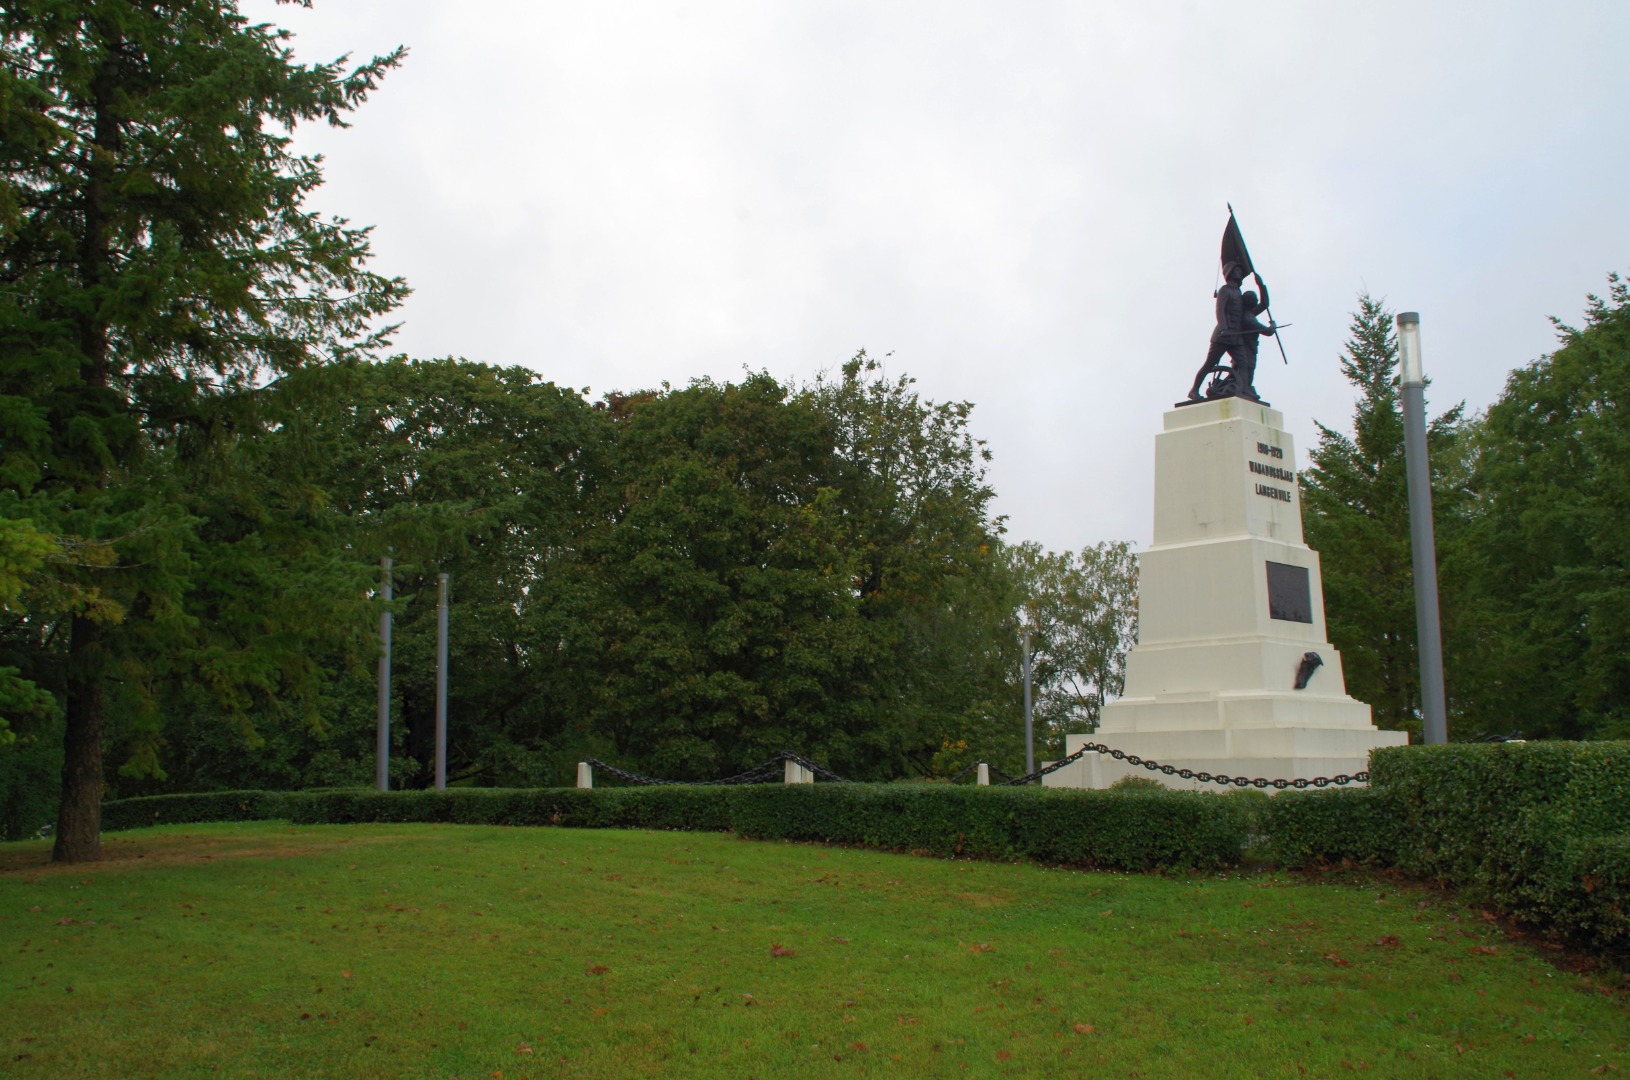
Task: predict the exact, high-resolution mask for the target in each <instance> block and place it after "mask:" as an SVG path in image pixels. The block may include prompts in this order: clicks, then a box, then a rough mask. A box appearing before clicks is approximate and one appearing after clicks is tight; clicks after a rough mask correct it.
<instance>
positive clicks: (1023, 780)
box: [588, 743, 1370, 791]
mask: <svg viewBox="0 0 1630 1080" xmlns="http://www.w3.org/2000/svg"><path fill="white" fill-rule="evenodd" d="M1093 752H1097V753H1100V754H1108V755H1109V756H1110V757H1112V758H1114V759H1115V760H1117V761H1124V762H1126V763H1127V764H1128V765H1132V766H1141V767H1142V768H1145V769H1148V770H1149V771H1150V772H1158V773H1161V774H1162V775H1165V776H1176V777H1180V778H1182V779H1184V780H1198V781H1199V782H1200V783H1202V784H1221V785H1223V786H1224V787H1229V786H1232V787H1240V788H1247V787H1250V788H1258V789H1265V788H1274V789H1275V790H1277V791H1284V790H1285V789H1287V788H1294V789H1296V790H1298V791H1300V790H1302V789H1303V788H1310V787H1312V788H1323V787H1330V786H1331V785H1338V786H1339V785H1342V784H1364V783H1368V782H1369V779H1370V774H1369V773H1368V772H1367V771H1366V772H1357V773H1354V774H1353V775H1351V776H1348V775H1347V774H1346V773H1342V774H1340V775H1338V776H1316V777H1313V778H1311V779H1309V778H1306V777H1297V778H1296V779H1294V780H1284V779H1276V780H1269V779H1267V778H1266V777H1261V776H1257V777H1249V776H1228V775H1226V774H1222V773H1215V774H1214V773H1208V772H1204V771H1198V772H1197V771H1195V770H1193V769H1181V768H1178V767H1177V766H1175V765H1162V764H1161V763H1160V762H1158V761H1150V760H1148V759H1146V758H1141V757H1138V756H1137V755H1136V754H1128V753H1126V752H1124V751H1121V750H1116V749H1115V748H1114V747H1110V746H1105V745H1104V744H1103V743H1086V744H1084V745H1083V746H1082V747H1081V749H1079V750H1077V751H1076V752H1075V753H1073V754H1071V755H1069V756H1068V757H1064V758H1060V759H1059V760H1057V761H1055V762H1053V763H1052V764H1051V765H1048V766H1046V767H1045V768H1041V769H1037V770H1036V771H1035V772H1032V773H1026V774H1025V775H1023V776H1009V775H1008V774H1007V773H1004V772H1002V771H1001V770H1000V769H998V768H996V766H994V765H991V764H990V763H989V762H978V761H975V762H972V763H970V764H969V765H967V766H966V767H964V768H963V769H962V770H960V771H959V772H957V773H956V774H955V775H954V776H952V777H950V783H953V784H954V783H956V782H958V781H959V780H962V779H963V778H965V777H966V776H968V775H969V774H970V773H972V772H973V771H974V770H976V769H978V768H979V766H980V765H981V764H984V765H987V766H988V767H989V768H990V775H991V779H992V780H995V781H996V782H997V783H998V784H1000V785H1001V786H1003V787H1017V786H1018V785H1020V784H1035V783H1039V782H1040V781H1041V778H1042V777H1044V776H1046V775H1048V774H1049V773H1055V772H1057V771H1058V770H1060V769H1062V768H1064V767H1065V766H1066V765H1073V764H1074V763H1075V762H1077V761H1080V760H1081V759H1082V758H1083V757H1085V756H1086V755H1087V754H1089V753H1093ZM789 761H791V762H793V763H795V764H797V765H801V766H803V767H804V768H806V769H808V770H809V771H810V772H812V773H814V774H815V775H816V776H818V777H820V778H821V779H822V780H827V781H831V782H833V783H839V784H847V783H849V782H850V781H849V779H848V778H847V777H843V776H839V775H838V774H837V773H835V772H833V771H832V770H831V769H828V768H827V767H826V766H824V765H820V764H817V763H816V762H813V761H811V760H809V759H808V758H806V757H804V756H802V755H801V754H795V753H793V752H792V751H791V750H783V751H781V753H779V754H777V755H776V756H775V757H773V758H771V759H770V760H769V761H766V762H764V763H762V764H759V765H754V766H753V767H752V768H751V769H748V770H747V771H746V772H740V773H737V774H736V775H734V776H726V777H724V778H723V779H720V780H664V779H662V778H660V777H656V776H645V775H643V774H641V773H636V772H629V771H628V770H627V769H619V768H617V766H615V765H609V764H607V763H606V762H604V761H601V760H600V759H599V758H589V759H588V764H589V765H590V766H592V767H593V768H595V769H602V770H604V771H605V772H607V773H609V774H611V775H612V776H615V777H617V778H618V779H620V780H626V781H627V782H628V783H630V784H639V785H642V786H646V787H651V786H656V785H669V784H695V785H696V786H698V787H718V786H721V785H725V784H768V783H773V782H774V781H775V780H776V779H778V778H779V777H781V776H782V775H783V774H784V771H785V767H786V762H789Z"/></svg>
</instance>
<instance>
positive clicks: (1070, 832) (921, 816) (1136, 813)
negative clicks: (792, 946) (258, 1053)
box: [103, 784, 1254, 870]
mask: <svg viewBox="0 0 1630 1080" xmlns="http://www.w3.org/2000/svg"><path fill="white" fill-rule="evenodd" d="M103 814H104V818H105V820H107V821H109V822H116V823H117V824H110V825H108V826H106V827H107V828H135V827H138V826H141V825H154V824H173V823H182V822H193V821H248V820H258V819H264V818H280V817H288V818H290V819H291V820H293V821H294V822H295V823H297V824H306V825H318V824H326V825H342V824H356V823H365V822H366V823H382V822H409V821H413V822H453V823H458V824H467V825H473V824H482V825H562V826H572V827H578V828H627V829H686V830H703V831H711V832H718V831H726V830H734V831H736V832H738V833H740V834H741V835H743V836H747V837H752V838H754V839H764V840H801V841H819V842H824V843H836V844H854V845H857V846H862V847H875V848H882V849H885V850H889V851H909V852H916V853H925V854H932V855H936V856H941V857H945V858H952V857H957V856H961V857H966V858H983V859H1014V858H1025V859H1035V860H1038V861H1041V862H1049V863H1064V864H1068V865H1072V866H1088V867H1097V868H1101V869H1106V870H1154V869H1187V868H1199V869H1213V868H1216V867H1220V866H1232V865H1234V864H1236V863H1237V862H1238V861H1239V858H1240V853H1241V852H1242V850H1243V849H1244V845H1245V842H1246V839H1247V834H1248V832H1249V830H1250V825H1251V822H1252V819H1253V817H1254V811H1253V809H1252V808H1251V807H1250V806H1249V805H1248V800H1245V799H1241V798H1238V797H1236V796H1234V795H1213V794H1210V793H1203V792H1189V791H1167V790H1164V789H1162V790H1159V791H1136V792H1093V791H1065V790H1053V789H1048V788H1002V787H999V788H975V787H951V786H949V785H942V784H791V785H783V784H756V785H748V786H743V787H713V786H703V785H674V786H671V787H667V786H665V787H645V788H610V789H602V790H579V789H577V788H451V789H448V790H446V791H392V792H383V793H382V792H377V791H366V790H360V789H359V790H342V791H317V792H295V793H289V794H280V793H276V792H253V791H249V792H245V791H228V792H212V793H208V794H197V795H156V796H149V797H145V798H138V799H124V800H119V801H116V802H110V803H107V804H106V805H105V806H104V807H103Z"/></svg>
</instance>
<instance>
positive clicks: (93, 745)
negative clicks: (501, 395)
mask: <svg viewBox="0 0 1630 1080" xmlns="http://www.w3.org/2000/svg"><path fill="white" fill-rule="evenodd" d="M288 42H289V35H288V34H287V32H285V31H280V30H278V29H276V28H275V27H271V26H266V25H254V24H251V23H250V22H249V21H248V20H247V19H246V18H244V17H243V16H242V15H241V14H239V12H238V10H237V6H236V4H235V3H234V2H233V0H159V2H153V3H144V4H132V3H129V2H128V0H18V2H10V3H7V4H5V5H4V6H3V7H0V441H3V442H4V444H5V446H6V455H5V460H4V463H3V464H4V469H3V474H0V512H3V513H4V515H5V516H6V517H8V518H11V519H13V520H28V521H31V522H32V523H33V526H34V527H36V528H38V529H40V530H42V531H44V532H45V533H47V534H48V535H50V536H52V537H54V538H55V543H56V545H57V547H58V549H59V551H60V552H62V553H63V554H62V555H61V557H58V558H55V559H53V561H52V562H51V569H50V578H51V580H50V581H48V582H46V583H45V584H44V585H42V586H41V587H39V588H37V589H36V590H35V593H36V600H35V607H34V608H33V609H32V610H31V611H30V612H29V613H28V615H27V618H26V619H25V620H24V622H25V624H26V625H25V626H24V627H23V629H24V631H25V632H26V634H31V635H32V636H33V639H34V640H35V641H36V642H37V643H38V645H39V647H40V649H42V650H45V651H46V652H48V653H50V657H49V659H48V660H47V661H42V662H41V663H40V664H39V665H37V666H38V667H39V669H40V671H41V672H43V673H44V675H43V677H45V678H46V685H49V686H50V687H51V688H52V689H53V690H54V691H55V693H56V694H57V696H58V697H59V699H60V704H61V708H62V713H63V717H64V720H65V724H66V736H65V739H64V751H65V760H64V764H63V773H62V801H61V808H60V811H59V814H58V824H57V837H56V848H55V851H54V858H55V859H57V860H59V861H80V860H85V859H94V858H97V857H98V856H99V854H100V845H99V835H98V834H99V810H98V802H99V798H100V796H101V792H102V781H103V775H102V757H103V741H104V731H103V729H104V719H105V716H106V714H107V710H108V707H109V699H110V697H111V696H112V695H114V694H120V695H125V694H131V693H139V692H140V689H141V683H142V678H141V677H140V675H141V672H140V669H139V667H138V668H136V669H132V668H131V667H130V666H129V665H130V664H131V662H132V660H133V657H134V656H135V653H136V652H138V651H139V650H137V649H136V648H135V647H134V644H133V643H135V642H138V641H140V640H142V639H143V637H144V636H148V637H151V636H152V635H162V636H163V638H164V640H163V641H162V644H160V645H159V647H160V648H161V649H164V650H171V649H173V648H174V646H175V645H176V643H177V641H179V640H181V639H182V638H184V637H185V635H186V634H187V632H188V619H187V617H186V614H185V612H184V611H183V609H182V598H183V597H184V595H185V593H186V591H187V588H188V581H189V573H190V572H191V562H190V560H189V558H188V556H187V550H186V549H187V546H188V543H189V538H190V536H191V530H192V526H193V524H194V523H195V519H194V518H193V517H192V516H190V515H189V513H188V512H187V510H186V508H185V506H184V505H183V503H182V502H181V501H180V500H177V499H175V498H174V497H173V496H174V495H175V494H176V488H177V481H176V480H175V478H174V476H173V474H170V473H167V472H166V469H165V451H167V450H175V449H176V446H177V445H178V441H177V440H176V438H175V435H176V433H177V432H182V431H189V432H194V433H197V432H204V433H219V434H230V433H231V431H232V430H233V429H234V427H235V426H237V425H241V424H242V423H244V422H246V421H245V417H244V416H243V414H242V412H241V410H234V409H227V408H223V407H222V402H223V400H225V399H226V398H230V397H232V396H233V395H235V394H238V393H239V392H241V391H244V390H246V389H248V388H251V387H253V386H254V385H256V384H257V383H259V382H261V381H263V380H264V379H265V378H267V377H268V376H270V375H273V374H275V373H279V372H283V371H287V370H289V369H292V368H295V367H298V366H301V365H304V364H308V363H313V362H319V361H325V360H328V359H332V358H335V357H348V356H357V355H362V354H366V353H368V352H369V351H370V350H372V349H373V348H374V347H375V346H377V345H379V344H380V343H381V340H382V339H381V335H382V333H383V332H382V331H380V330H379V329H377V328H376V320H377V318H378V317H379V316H380V315H382V314H383V313H385V312H388V311H389V310H390V309H391V308H392V307H394V306H395V305H396V304H397V303H398V302H399V301H400V300H401V298H402V297H403V296H404V295H405V293H406V287H405V285H404V284H403V283H402V282H401V281H400V280H399V279H389V278H384V277H381V276H379V275H377V274H375V273H372V272H370V271H369V270H367V269H366V265H365V264H366V261H367V258H368V238H367V230H365V229H356V228H351V227H349V226H348V225H347V224H346V222H345V221H344V220H343V219H333V220H329V219H325V218H323V217H321V216H319V215H318V214H316V213H313V212H312V211H310V210H308V209H307V208H306V207H305V205H304V202H305V199H306V197H307V196H308V195H309V194H310V193H311V192H312V190H313V189H315V188H316V187H317V186H318V185H319V184H320V183H321V179H322V177H321V172H320V170H319V166H318V162H317V160H316V159H314V158H312V157H306V156H301V155H298V154H296V153H295V152H294V151H293V150H292V148H291V144H290V136H289V132H290V131H292V130H293V129H294V128H295V127H296V126H297V125H299V124H301V123H305V122H310V121H325V122H327V123H330V124H333V125H343V124H344V118H345V115H346V114H347V113H348V112H349V111H350V110H352V109H353V108H355V107H356V106H357V105H359V104H360V103H361V102H362V101H363V99H364V98H365V97H366V95H367V94H368V92H369V91H370V90H372V89H373V88H374V87H375V86H376V84H377V83H378V81H379V79H380V78H381V77H382V76H383V74H384V73H385V72H386V71H387V70H388V69H390V68H392V67H394V66H396V64H397V63H398V62H399V61H400V59H401V57H402V55H403V53H402V50H400V49H398V50H396V51H394V52H391V53H389V54H387V55H385V56H381V57H376V58H374V59H373V60H371V61H369V62H368V63H366V64H362V65H360V66H357V67H355V68H349V67H348V66H347V65H346V64H345V62H344V61H343V60H341V61H336V62H335V63H332V64H318V65H311V66H307V65H302V64H298V63H296V62H295V61H294V59H293V55H292V52H291V50H290V47H289V43H288ZM25 636H26V635H25Z"/></svg>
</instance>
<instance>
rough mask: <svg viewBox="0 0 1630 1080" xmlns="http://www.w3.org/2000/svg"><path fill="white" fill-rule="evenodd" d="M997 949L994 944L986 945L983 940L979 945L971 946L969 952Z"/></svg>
mask: <svg viewBox="0 0 1630 1080" xmlns="http://www.w3.org/2000/svg"><path fill="white" fill-rule="evenodd" d="M995 949H996V946H994V945H986V944H984V943H983V942H981V943H980V944H978V945H974V946H971V947H969V949H968V951H969V952H974V953H978V952H993V951H995Z"/></svg>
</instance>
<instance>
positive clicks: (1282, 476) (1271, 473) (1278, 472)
mask: <svg viewBox="0 0 1630 1080" xmlns="http://www.w3.org/2000/svg"><path fill="white" fill-rule="evenodd" d="M1245 464H1247V465H1249V466H1250V467H1251V471H1252V472H1254V473H1256V474H1257V475H1258V476H1268V477H1272V478H1273V479H1275V480H1283V481H1284V482H1285V483H1287V484H1294V483H1295V482H1296V474H1295V473H1293V472H1291V471H1290V470H1289V469H1281V468H1280V467H1279V466H1277V465H1264V464H1262V462H1260V461H1247V462H1246V463H1245Z"/></svg>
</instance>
